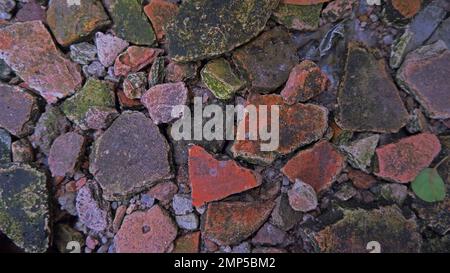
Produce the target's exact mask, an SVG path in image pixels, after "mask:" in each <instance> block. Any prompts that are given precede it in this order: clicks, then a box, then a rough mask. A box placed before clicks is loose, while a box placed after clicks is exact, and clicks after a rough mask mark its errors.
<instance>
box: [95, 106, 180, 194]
mask: <svg viewBox="0 0 450 273" xmlns="http://www.w3.org/2000/svg"><path fill="white" fill-rule="evenodd" d="M168 152H169V145H168V143H167V141H166V139H165V138H164V136H163V135H162V134H161V133H160V132H159V129H158V127H157V126H156V125H155V124H154V123H153V122H152V121H151V120H150V119H149V118H147V117H146V116H145V115H144V114H142V113H139V112H124V113H122V114H121V115H120V116H119V117H118V118H117V119H116V120H115V121H114V122H113V123H112V125H111V126H110V127H109V128H108V129H107V130H106V131H105V132H104V133H103V134H102V135H101V136H100V138H98V139H97V140H96V141H95V144H94V147H93V151H92V153H91V160H90V161H91V165H90V172H91V173H92V174H93V175H94V176H95V178H96V180H97V182H98V183H99V184H100V186H101V187H102V189H103V196H104V197H105V199H107V200H117V199H121V198H124V197H127V196H130V195H131V194H134V193H137V192H140V191H142V190H144V189H146V188H148V187H150V186H152V185H154V184H155V183H156V182H159V181H161V180H164V179H170V178H171V177H172V175H171V170H170V165H169V162H168V158H169V155H168Z"/></svg>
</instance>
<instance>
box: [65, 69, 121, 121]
mask: <svg viewBox="0 0 450 273" xmlns="http://www.w3.org/2000/svg"><path fill="white" fill-rule="evenodd" d="M114 100H115V98H114V93H113V92H112V90H111V89H110V86H109V85H108V83H107V82H104V81H100V80H97V79H93V78H89V79H88V80H87V81H86V83H85V84H84V86H83V88H82V89H81V90H80V91H78V92H77V93H76V94H75V95H74V96H72V97H70V98H68V99H67V100H65V101H64V102H63V103H62V104H61V110H62V111H63V112H64V114H65V115H66V116H67V118H68V119H70V120H71V121H73V122H74V123H75V124H77V125H78V126H81V127H82V128H86V127H87V125H86V114H87V113H88V111H89V109H91V108H96V107H107V108H114V107H115V101H114Z"/></svg>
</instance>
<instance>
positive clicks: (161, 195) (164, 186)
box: [147, 182, 178, 205]
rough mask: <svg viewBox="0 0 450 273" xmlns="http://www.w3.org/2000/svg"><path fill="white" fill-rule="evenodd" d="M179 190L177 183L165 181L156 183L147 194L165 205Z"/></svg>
mask: <svg viewBox="0 0 450 273" xmlns="http://www.w3.org/2000/svg"><path fill="white" fill-rule="evenodd" d="M177 191H178V187H177V185H176V184H175V183H173V182H165V183H159V184H156V185H155V186H153V187H152V188H151V189H150V190H149V191H148V192H147V194H148V195H149V196H151V197H153V198H155V199H156V200H158V201H159V202H161V203H162V204H163V205H165V204H167V203H169V202H170V201H171V200H172V198H173V197H174V195H175V193H177Z"/></svg>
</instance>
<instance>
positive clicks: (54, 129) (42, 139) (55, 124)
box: [30, 105, 70, 154]
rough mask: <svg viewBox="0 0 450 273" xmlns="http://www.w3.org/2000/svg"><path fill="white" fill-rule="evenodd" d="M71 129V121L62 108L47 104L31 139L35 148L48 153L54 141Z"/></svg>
mask: <svg viewBox="0 0 450 273" xmlns="http://www.w3.org/2000/svg"><path fill="white" fill-rule="evenodd" d="M69 129H70V122H69V120H68V119H67V118H66V117H65V116H64V114H63V113H62V112H61V110H59V108H58V107H56V106H51V105H47V106H46V108H45V112H44V113H43V114H42V115H41V117H40V118H39V120H38V122H37V124H36V127H35V128H34V132H33V134H32V135H31V136H30V141H31V143H32V144H33V147H34V148H39V150H40V151H42V152H43V153H44V154H48V153H49V152H50V147H51V145H52V143H53V141H54V140H55V139H56V138H57V137H58V136H59V135H61V134H64V133H66V132H68V131H69Z"/></svg>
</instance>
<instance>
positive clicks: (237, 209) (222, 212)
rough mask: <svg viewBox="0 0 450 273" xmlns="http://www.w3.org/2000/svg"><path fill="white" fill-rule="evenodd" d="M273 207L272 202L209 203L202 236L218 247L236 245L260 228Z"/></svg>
mask: <svg viewBox="0 0 450 273" xmlns="http://www.w3.org/2000/svg"><path fill="white" fill-rule="evenodd" d="M273 207H274V203H273V202H272V201H264V202H219V203H211V204H209V205H208V209H207V211H206V218H205V224H204V226H203V231H202V235H203V236H205V237H206V238H208V239H210V240H212V241H214V242H216V243H218V244H220V245H233V244H237V243H239V242H241V241H243V240H245V239H246V238H248V237H249V236H250V235H252V234H253V233H254V232H255V231H257V230H258V229H259V228H260V227H261V226H262V224H263V223H264V222H265V221H266V219H267V218H268V217H269V215H270V213H271V211H272V209H273Z"/></svg>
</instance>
